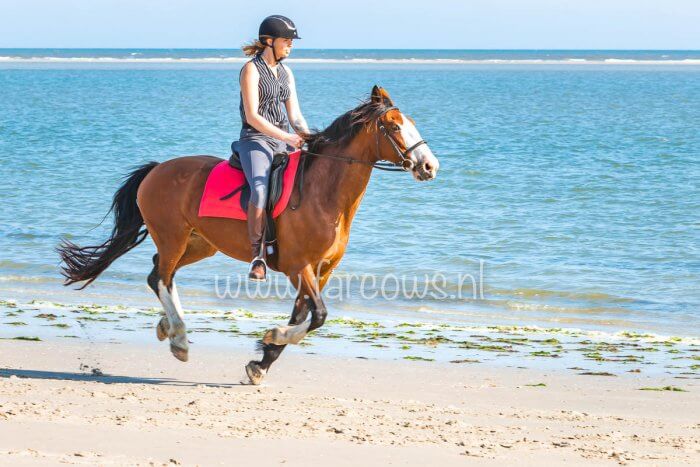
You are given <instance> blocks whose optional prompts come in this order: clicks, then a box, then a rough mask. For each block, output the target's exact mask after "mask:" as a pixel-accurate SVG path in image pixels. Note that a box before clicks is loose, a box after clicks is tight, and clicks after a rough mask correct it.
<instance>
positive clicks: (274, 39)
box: [231, 15, 309, 281]
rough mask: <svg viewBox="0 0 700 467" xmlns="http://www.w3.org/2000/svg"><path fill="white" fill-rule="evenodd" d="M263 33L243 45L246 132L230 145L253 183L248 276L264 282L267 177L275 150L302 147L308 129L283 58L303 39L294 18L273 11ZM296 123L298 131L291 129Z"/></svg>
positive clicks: (265, 265)
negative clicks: (238, 155)
mask: <svg viewBox="0 0 700 467" xmlns="http://www.w3.org/2000/svg"><path fill="white" fill-rule="evenodd" d="M258 35H259V38H258V40H256V41H253V42H252V43H250V44H248V45H245V46H244V47H243V52H244V53H245V54H246V55H247V56H252V57H253V59H252V60H250V61H249V62H248V63H246V64H245V65H244V66H243V68H242V69H241V73H240V78H239V79H240V84H241V105H240V111H241V122H242V123H243V128H242V129H241V136H240V140H239V141H235V142H234V143H233V144H232V145H231V147H232V149H233V150H234V151H237V152H238V154H240V158H241V165H242V166H243V171H244V173H245V177H246V180H247V181H248V183H249V184H250V187H251V190H250V202H249V204H248V237H249V238H250V243H251V249H252V257H253V260H252V261H251V263H250V271H249V273H248V278H249V279H250V280H253V281H264V280H265V274H266V272H267V263H265V251H264V250H265V249H264V241H263V234H264V230H265V225H264V223H265V215H264V212H265V210H264V208H265V203H266V202H267V191H268V180H269V178H270V167H271V165H272V157H273V155H274V154H275V153H278V152H286V151H293V150H294V149H295V148H299V147H301V145H302V144H303V143H304V139H303V138H302V137H301V136H300V135H302V134H306V133H308V132H309V128H308V126H307V124H306V121H305V120H304V117H303V116H302V115H301V110H300V109H299V101H298V99H297V93H296V87H295V84H294V75H293V74H292V71H291V70H290V69H289V68H287V67H286V66H284V65H282V64H281V63H280V62H281V61H282V60H284V59H285V58H287V57H288V56H289V53H290V52H291V50H292V41H293V40H294V39H300V37H299V36H298V35H297V30H296V27H295V26H294V23H293V22H292V21H291V20H290V19H289V18H286V17H284V16H279V15H273V16H268V17H267V18H265V20H264V21H263V22H262V23H261V24H260V29H259V33H258ZM290 122H291V125H292V127H293V128H294V130H295V131H296V133H290V132H289V125H290Z"/></svg>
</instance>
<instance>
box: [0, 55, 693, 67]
mask: <svg viewBox="0 0 700 467" xmlns="http://www.w3.org/2000/svg"><path fill="white" fill-rule="evenodd" d="M248 60H249V58H247V57H200V58H173V57H157V58H156V57H153V58H138V57H135V56H133V54H132V56H131V57H128V58H121V57H16V56H15V57H11V56H0V63H153V64H159V63H160V64H168V63H208V64H217V63H245V62H246V61H248ZM286 62H287V63H310V64H380V65H572V66H585V65H654V66H658V65H695V66H697V65H700V59H695V58H686V59H683V60H635V59H623V58H606V59H601V60H590V59H585V58H566V59H557V60H548V59H497V58H494V59H482V60H468V59H456V58H430V59H424V58H381V59H379V58H289V59H287V60H286Z"/></svg>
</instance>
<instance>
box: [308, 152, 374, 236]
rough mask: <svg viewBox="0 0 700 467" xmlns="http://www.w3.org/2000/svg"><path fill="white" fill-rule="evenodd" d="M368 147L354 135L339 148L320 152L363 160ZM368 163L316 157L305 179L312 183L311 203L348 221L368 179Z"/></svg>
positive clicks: (358, 204) (357, 205)
mask: <svg viewBox="0 0 700 467" xmlns="http://www.w3.org/2000/svg"><path fill="white" fill-rule="evenodd" d="M369 150H370V148H369V147H368V146H367V144H365V143H364V142H362V141H360V140H359V139H358V138H356V139H355V140H354V141H352V142H351V143H350V144H349V145H348V146H346V147H345V148H342V149H335V148H334V149H328V150H324V151H322V152H323V153H327V154H333V155H338V154H342V155H344V156H351V157H353V158H354V159H358V160H363V159H365V157H364V156H366V155H368V151H369ZM371 174H372V167H371V166H368V165H366V164H355V163H353V164H348V163H347V162H345V161H341V160H337V159H331V158H327V157H317V160H316V161H314V163H313V165H312V166H311V167H309V173H308V175H307V176H308V180H309V182H311V186H312V187H313V188H312V190H313V196H314V198H315V199H316V202H315V203H314V205H316V206H317V207H318V209H322V210H323V211H325V212H326V213H327V214H328V215H329V216H330V217H332V218H333V219H339V218H342V220H343V221H344V222H346V223H350V222H352V218H353V217H354V215H355V211H357V208H358V207H359V206H360V202H361V201H362V196H363V195H364V194H365V190H366V189H367V184H368V183H369V179H370V175H371Z"/></svg>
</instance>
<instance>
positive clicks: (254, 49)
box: [241, 36, 269, 57]
mask: <svg viewBox="0 0 700 467" xmlns="http://www.w3.org/2000/svg"><path fill="white" fill-rule="evenodd" d="M268 37H269V36H260V38H258V39H253V40H252V41H250V42H248V43H247V44H243V47H241V48H242V49H243V53H244V54H245V55H246V56H247V57H252V56H253V55H257V54H259V53H262V52H263V51H264V50H265V47H267V46H266V45H265V44H264V43H263V42H262V41H264V40H265V39H267V38H268Z"/></svg>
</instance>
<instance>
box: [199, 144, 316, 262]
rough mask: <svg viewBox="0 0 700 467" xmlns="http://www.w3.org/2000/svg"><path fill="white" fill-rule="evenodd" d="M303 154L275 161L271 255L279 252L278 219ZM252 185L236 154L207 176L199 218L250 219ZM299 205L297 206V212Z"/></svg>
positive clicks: (268, 234) (269, 205)
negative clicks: (277, 249) (249, 183)
mask: <svg viewBox="0 0 700 467" xmlns="http://www.w3.org/2000/svg"><path fill="white" fill-rule="evenodd" d="M300 158H301V151H299V150H297V151H294V152H291V153H277V154H275V155H274V156H273V159H272V169H271V172H270V180H269V186H268V198H267V202H266V203H265V212H266V219H265V221H266V227H265V245H266V248H267V254H268V255H274V254H275V253H276V248H275V244H276V241H277V231H276V228H275V222H274V219H275V218H276V217H278V216H279V215H280V214H282V212H283V211H284V210H285V209H286V208H287V206H288V205H289V200H290V198H291V195H292V191H293V189H294V185H295V183H294V180H295V178H297V176H298V174H297V172H299V170H300V169H301V165H302V164H300V163H299V161H300ZM249 200H250V185H248V182H247V181H246V178H245V175H244V173H243V167H242V166H241V160H240V155H239V154H238V153H237V152H235V151H233V153H232V154H231V157H230V158H229V160H228V161H221V162H219V163H218V164H217V165H216V166H214V168H213V169H212V171H211V172H210V173H209V176H208V177H207V181H206V183H205V185H204V191H203V193H202V199H201V201H200V203H199V217H223V218H228V219H240V220H246V219H247V217H248V214H247V211H248V201H249ZM296 207H298V206H293V207H292V209H296Z"/></svg>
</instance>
